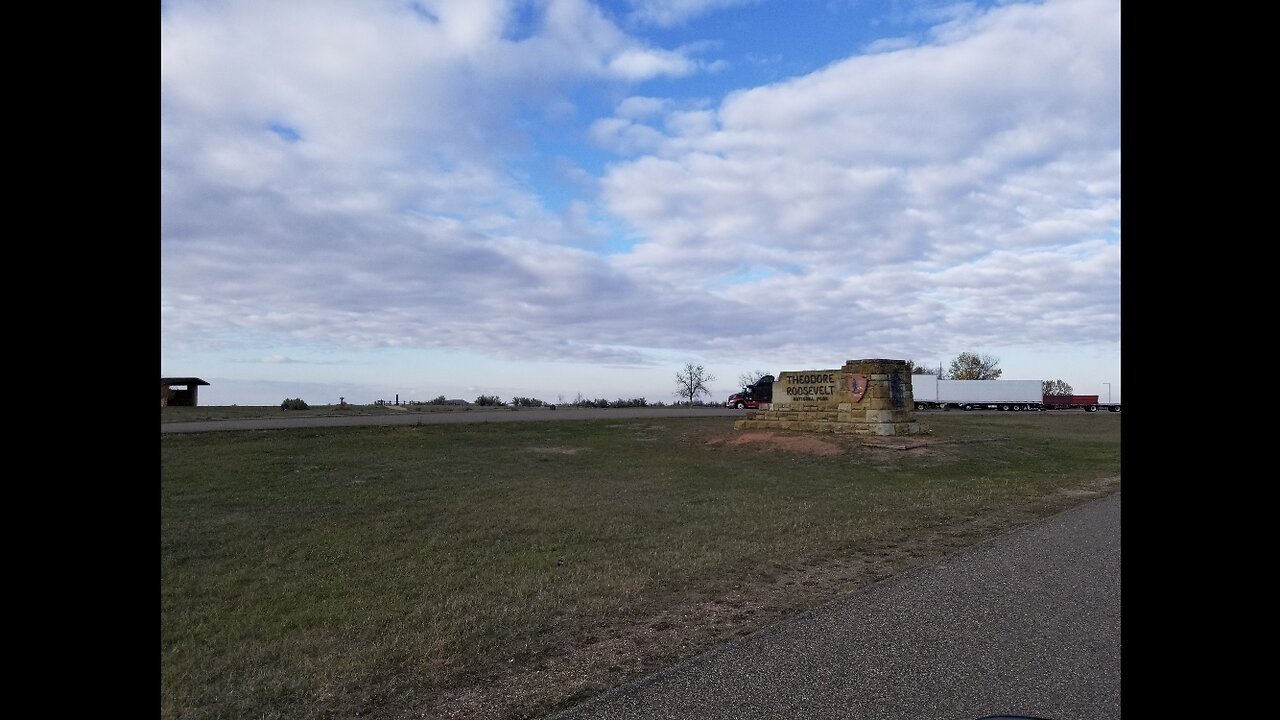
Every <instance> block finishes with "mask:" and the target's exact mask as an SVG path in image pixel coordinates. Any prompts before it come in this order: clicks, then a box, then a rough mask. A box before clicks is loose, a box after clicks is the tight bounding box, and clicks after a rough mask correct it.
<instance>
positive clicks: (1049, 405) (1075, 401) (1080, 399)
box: [1042, 395, 1120, 412]
mask: <svg viewBox="0 0 1280 720" xmlns="http://www.w3.org/2000/svg"><path fill="white" fill-rule="evenodd" d="M1042 406H1043V407H1044V409H1045V410H1074V409H1083V410H1085V411H1087V412H1098V407H1099V405H1098V396H1097V395H1045V396H1044V398H1043V400H1042ZM1107 409H1108V410H1110V411H1111V412H1115V411H1116V410H1119V409H1120V405H1119V404H1117V405H1115V406H1113V407H1108V408H1107Z"/></svg>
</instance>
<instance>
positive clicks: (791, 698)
mask: <svg viewBox="0 0 1280 720" xmlns="http://www.w3.org/2000/svg"><path fill="white" fill-rule="evenodd" d="M995 714H1020V715H1030V716H1034V717H1040V718H1052V719H1054V720H1111V719H1112V718H1119V717H1120V494H1119V493H1115V494H1113V495H1111V496H1109V497H1107V498H1103V499H1101V500H1096V501H1091V502H1089V503H1087V504H1085V505H1082V506H1080V507H1077V508H1074V509H1072V510H1069V511H1067V512H1064V513H1062V514H1060V515H1057V516H1054V517H1052V518H1050V519H1048V520H1046V521H1043V522H1040V523H1037V524H1035V525H1031V526H1027V527H1024V528H1021V529H1019V530H1017V531H1014V532H1012V533H1010V534H1007V535H1003V536H1001V537H998V538H994V539H992V540H988V541H986V542H984V543H981V544H979V545H976V546H974V547H972V548H968V549H966V550H963V551H960V552H957V553H955V554H953V555H950V556H948V557H946V558H945V559H943V560H942V561H940V562H939V563H937V564H935V565H931V566H928V567H922V568H917V569H915V570H912V571H909V572H907V573H904V574H902V575H898V576H895V577H893V578H890V579H887V580H884V581H882V582H880V583H877V584H875V585H873V586H871V587H870V588H868V589H866V590H865V591H861V592H858V593H855V594H852V595H849V596H846V597H844V598H841V599H839V600H836V601H834V602H832V603H830V604H827V605H824V606H822V607H820V608H818V609H816V610H813V611H810V612H809V613H806V614H804V615H801V616H799V617H797V618H794V619H793V620H791V621H788V622H785V623H782V624H780V625H777V626H774V627H772V628H768V629H766V630H762V631H761V632H759V633H756V634H754V635H751V636H748V637H746V638H743V639H741V640H739V641H737V642H733V643H730V644H728V645H725V646H723V647H721V648H719V649H717V650H714V651H711V652H709V653H707V654H704V655H702V656H699V657H697V658H694V659H693V660H691V661H689V662H686V663H684V664H681V665H679V666H676V667H674V668H671V669H669V670H666V671H664V672H661V673H659V674H657V675H654V676H651V677H649V678H647V679H644V680H641V681H639V682H637V683H635V684H632V685H629V686H626V687H623V688H620V689H618V690H616V691H613V692H610V693H607V694H605V695H602V696H600V697H598V698H595V699H594V700H591V701H588V702H587V703H586V704H584V705H582V706H579V707H577V708H574V709H571V710H569V711H567V712H563V713H561V714H559V715H556V716H555V717H554V720H601V719H604V718H608V719H609V720H657V719H659V718H662V719H666V718H670V719H672V720H675V719H679V720H717V719H721V718H723V719H725V720H728V719H732V720H750V719H753V718H760V719H766V718H767V719H769V720H775V719H778V718H783V719H791V718H795V719H797V720H824V719H827V718H831V719H835V718H840V719H842V720H843V719H849V720H852V719H855V718H856V719H858V720H863V719H866V720H877V719H881V718H883V719H885V720H890V719H892V720H903V719H904V718H905V719H910V720H976V719H977V718H981V717H984V716H987V715H995Z"/></svg>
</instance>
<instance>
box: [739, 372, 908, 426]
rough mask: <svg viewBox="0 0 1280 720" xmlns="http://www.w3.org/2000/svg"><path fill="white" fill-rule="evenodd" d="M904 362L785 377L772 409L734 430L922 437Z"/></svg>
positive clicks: (776, 385) (780, 379)
mask: <svg viewBox="0 0 1280 720" xmlns="http://www.w3.org/2000/svg"><path fill="white" fill-rule="evenodd" d="M914 408H915V401H914V399H913V397H912V394H911V372H910V371H909V369H908V367H907V361H906V360H849V361H848V362H846V363H845V364H844V366H843V367H840V368H837V369H831V370H796V371H790V370H788V371H783V372H781V373H779V374H778V379H777V380H775V381H774V383H773V403H772V404H771V405H770V406H769V407H768V409H763V410H760V411H757V412H754V413H752V414H751V415H748V416H747V417H746V418H745V419H743V420H738V421H737V422H735V423H734V424H733V426H734V428H737V429H739V430H798V431H804V432H830V433H849V434H854V435H919V434H920V424H919V423H918V422H916V418H915V412H914Z"/></svg>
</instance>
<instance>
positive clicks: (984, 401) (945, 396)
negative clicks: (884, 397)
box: [911, 375, 1044, 410]
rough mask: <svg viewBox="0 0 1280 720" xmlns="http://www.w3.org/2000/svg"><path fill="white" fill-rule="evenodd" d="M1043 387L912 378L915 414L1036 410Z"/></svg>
mask: <svg viewBox="0 0 1280 720" xmlns="http://www.w3.org/2000/svg"><path fill="white" fill-rule="evenodd" d="M1043 391H1044V386H1043V384H1042V383H1041V381H1039V380H939V379H938V376H937V375H912V376H911V394H912V398H913V399H914V400H915V406H916V409H917V410H939V409H940V410H946V409H950V408H959V409H961V410H1040V409H1041V408H1042V407H1043V401H1044V395H1043V394H1042V393H1043Z"/></svg>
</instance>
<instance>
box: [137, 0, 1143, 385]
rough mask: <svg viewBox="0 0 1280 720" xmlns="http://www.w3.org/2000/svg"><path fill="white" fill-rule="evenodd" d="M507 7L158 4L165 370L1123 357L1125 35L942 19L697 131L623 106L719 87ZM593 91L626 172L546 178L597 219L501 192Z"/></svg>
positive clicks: (1077, 27)
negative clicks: (543, 130)
mask: <svg viewBox="0 0 1280 720" xmlns="http://www.w3.org/2000/svg"><path fill="white" fill-rule="evenodd" d="M727 5H728V3H648V4H639V3H637V4H635V5H634V9H635V10H636V12H637V15H636V17H637V18H641V17H643V18H646V22H651V23H654V24H661V23H675V22H680V21H683V20H687V19H689V18H692V17H694V16H696V15H697V14H699V13H704V12H709V11H710V10H712V9H715V8H716V7H725V6H727ZM528 7H533V8H535V10H536V12H534V13H533V14H532V15H531V16H530V15H522V14H520V13H518V12H516V9H517V5H516V4H514V3H502V2H496V1H480V0H477V1H476V2H469V3H454V2H429V1H427V0H422V1H421V2H418V3H416V4H405V3H399V2H374V3H360V4H355V5H352V4H349V3H341V2H329V1H324V0H321V1H320V2H307V3H301V2H273V3H256V2H242V1H238V0H232V1H230V2H215V3H196V2H192V3H184V2H179V3H168V4H166V6H165V8H164V9H163V11H162V28H161V201H162V202H161V331H162V339H163V340H162V342H163V344H164V346H165V347H166V348H174V349H183V350H191V351H196V350H202V349H204V350H207V349H215V350H224V351H227V352H235V353H241V354H242V355H241V356H256V357H262V356H263V354H268V356H271V355H276V354H277V351H276V349H277V348H326V349H335V348H336V349H341V350H344V351H345V350H348V349H349V350H353V351H363V350H369V349H376V348H468V349H472V350H475V351H478V352H482V353H485V354H487V355H490V356H492V357H500V358H511V359H516V360H531V359H538V360H553V361H563V360H578V361H583V362H589V363H597V364H606V365H616V366H644V365H647V364H653V363H659V362H665V361H667V360H668V359H669V358H668V356H667V355H666V354H665V353H666V352H668V351H677V350H678V351H680V352H682V353H683V352H699V353H706V354H708V355H709V356H710V355H714V354H716V353H723V354H725V355H732V354H734V353H741V352H743V348H744V347H745V346H746V345H747V344H749V343H764V342H767V343H769V344H770V348H771V354H773V355H774V356H778V357H783V356H786V357H829V356H830V355H831V354H832V353H833V352H834V353H835V354H836V356H837V358H838V359H843V357H842V356H843V355H844V354H845V352H846V348H847V347H848V346H849V344H850V343H851V342H853V341H852V340H850V338H856V342H857V346H858V347H859V348H865V349H866V350H867V352H868V354H867V355H865V356H867V357H871V356H894V355H890V354H884V355H882V354H881V353H889V352H891V351H893V350H894V349H899V348H901V349H903V351H904V353H909V354H910V356H916V355H917V354H920V355H923V354H924V353H925V352H929V351H936V352H937V355H935V357H941V356H942V354H943V353H948V352H952V353H953V352H954V349H955V348H960V349H970V348H978V349H981V347H980V346H979V345H978V344H977V343H979V342H986V341H991V342H993V343H994V342H995V341H997V340H1001V339H1004V340H1006V341H1007V339H1008V337H1009V333H1010V328H1013V327H1016V328H1020V330H1019V331H1018V333H1017V334H1018V335H1019V336H1021V337H1026V338H1028V339H1032V340H1034V341H1036V342H1040V341H1043V342H1046V343H1047V342H1059V341H1063V342H1066V341H1069V340H1070V339H1071V338H1073V337H1082V336H1086V335H1087V336H1088V337H1090V338H1091V339H1094V340H1097V339H1099V335H1101V336H1102V339H1103V340H1105V339H1107V338H1109V337H1111V336H1114V335H1116V334H1118V327H1119V322H1118V307H1119V297H1118V294H1119V280H1118V272H1119V270H1118V268H1119V257H1118V255H1119V248H1118V237H1119V231H1118V224H1119V220H1118V218H1119V187H1118V178H1119V162H1120V156H1119V109H1118V102H1119V101H1118V98H1119V91H1118V82H1119V81H1118V67H1119V57H1118V52H1119V47H1118V45H1119V40H1118V26H1119V19H1118V6H1116V5H1115V3H1114V2H1092V1H1090V0H1082V1H1080V2H1046V3H1043V4H1031V5H1007V6H1000V7H997V8H995V9H993V10H991V11H989V12H986V13H976V12H966V13H962V14H959V15H954V14H953V15H949V16H947V18H948V19H947V20H946V22H945V25H943V26H939V27H938V28H936V29H935V31H934V32H933V33H932V34H930V35H928V36H926V37H924V38H923V39H921V40H920V41H919V44H917V45H914V46H911V47H903V48H900V49H889V48H888V47H879V48H877V49H878V50H879V51H878V52H876V53H874V54H864V55H856V56H852V57H849V58H847V59H844V60H841V61H839V62H835V63H833V64H831V65H829V66H827V67H825V68H823V69H821V70H819V71H817V72H814V73H811V74H808V75H805V76H802V77H797V78H793V79H791V80H788V81H786V82H780V83H776V84H771V85H767V86H762V87H756V88H750V89H746V90H744V91H741V92H737V93H734V94H732V95H730V96H728V97H725V98H723V99H722V100H721V101H719V102H717V103H714V104H708V103H707V102H691V101H688V100H684V99H677V98H676V97H675V96H674V95H673V97H670V98H668V97H662V96H660V95H659V94H658V93H657V92H656V90H655V89H654V87H651V86H646V87H645V88H641V89H635V88H630V89H629V88H627V87H626V83H632V82H637V81H640V80H644V79H654V78H677V77H682V76H684V75H685V74H687V73H693V72H699V71H701V70H703V69H705V68H706V67H708V65H707V64H699V62H698V61H694V60H693V59H691V58H690V57H689V56H687V55H686V54H685V51H682V50H679V49H676V50H670V49H663V48H656V47H653V46H651V45H650V44H649V43H647V42H645V41H643V40H642V39H639V38H637V37H635V36H632V35H629V34H627V33H626V32H624V31H623V30H622V29H620V28H619V27H618V26H617V25H616V24H615V23H614V22H613V21H612V20H610V19H609V17H607V16H606V15H605V14H604V13H602V12H601V11H600V9H599V8H598V7H596V6H595V5H593V4H591V3H587V2H584V1H583V0H547V2H544V3H539V4H536V5H534V6H526V9H527V8H528ZM996 78H998V80H999V81H998V82H994V81H993V79H996ZM584 87H585V88H589V89H590V90H592V91H593V92H594V91H600V94H601V96H604V97H608V98H610V100H611V101H613V102H615V103H616V104H613V107H614V111H613V113H612V115H611V116H609V117H603V118H599V119H596V120H595V121H594V122H590V123H589V125H590V131H589V132H590V136H591V138H592V139H593V140H595V141H596V142H597V143H599V145H600V146H601V147H605V148H608V149H610V150H612V151H613V152H616V153H617V154H618V157H616V158H614V159H615V162H614V163H613V164H612V165H608V166H607V167H606V169H605V170H604V171H603V172H602V174H601V175H600V176H599V177H592V176H591V175H588V174H587V170H585V169H584V166H583V165H580V164H578V163H576V162H575V161H573V160H571V159H568V158H565V157H564V156H563V155H554V154H553V155H552V158H551V159H550V160H549V161H548V164H549V165H551V166H552V167H553V168H554V170H555V171H556V172H557V173H558V174H559V176H560V177H562V178H566V179H569V180H570V181H572V182H573V183H574V184H575V186H576V187H579V188H582V189H583V192H584V193H588V194H587V195H584V196H583V197H584V198H591V197H592V196H591V195H590V194H589V193H593V192H595V191H596V189H598V190H599V193H600V195H599V203H598V204H595V205H588V204H587V203H586V202H585V201H584V200H582V199H579V200H576V201H574V202H569V203H567V204H565V205H564V206H563V207H562V208H560V209H550V208H548V207H546V206H544V205H543V203H542V201H541V200H540V199H539V195H538V194H537V193H536V192H535V190H534V188H533V186H532V183H531V182H529V181H527V179H526V178H524V177H523V176H522V175H521V174H520V173H519V172H515V171H513V169H512V164H511V163H512V161H511V158H512V157H513V156H518V155H520V154H521V153H531V152H532V151H531V150H530V148H531V147H534V146H535V143H536V138H533V137H531V135H530V131H529V130H528V129H527V128H526V126H525V125H523V124H522V118H523V117H524V113H525V112H526V111H528V110H529V109H530V108H533V109H534V110H546V111H547V112H546V115H547V116H552V115H555V116H558V117H564V116H567V115H569V114H570V113H566V112H565V110H564V109H565V106H566V103H569V102H570V99H571V98H574V97H575V96H574V92H575V91H576V90H578V89H580V88H584ZM605 90H607V92H606V91H605ZM628 90H630V91H631V92H636V93H639V92H641V91H644V92H645V94H635V95H629V94H628ZM578 107H585V105H582V104H579V106H578ZM534 114H537V113H534ZM604 246H608V247H609V248H610V250H609V254H605V253H603V252H593V250H598V249H599V248H601V247H604ZM921 328H929V329H930V330H929V334H928V336H927V337H923V336H922V331H921ZM757 347H758V345H757ZM307 356H308V355H307V354H305V350H299V351H296V352H295V351H293V350H290V354H289V355H287V356H285V355H280V356H279V358H278V361H282V362H301V361H296V360H291V359H290V358H298V357H307ZM902 356H904V357H905V356H907V354H904V355H902Z"/></svg>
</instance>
